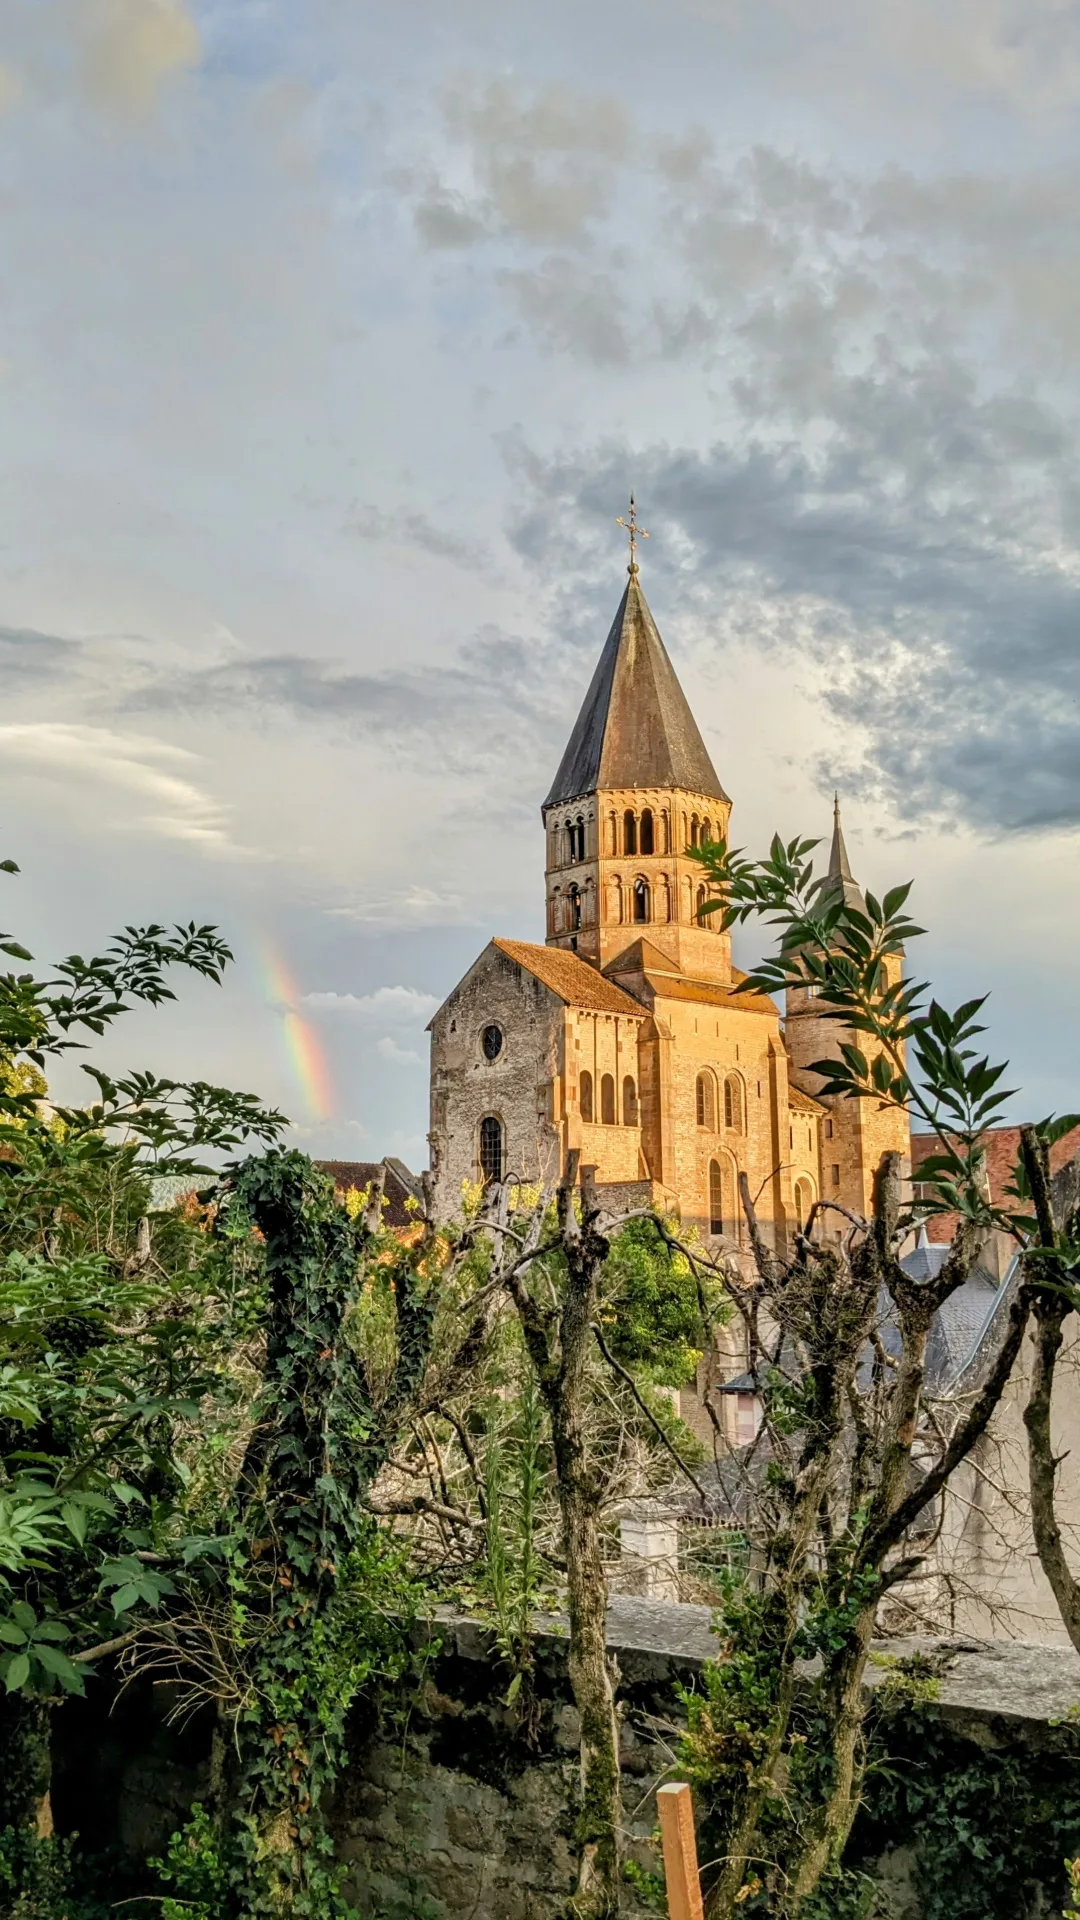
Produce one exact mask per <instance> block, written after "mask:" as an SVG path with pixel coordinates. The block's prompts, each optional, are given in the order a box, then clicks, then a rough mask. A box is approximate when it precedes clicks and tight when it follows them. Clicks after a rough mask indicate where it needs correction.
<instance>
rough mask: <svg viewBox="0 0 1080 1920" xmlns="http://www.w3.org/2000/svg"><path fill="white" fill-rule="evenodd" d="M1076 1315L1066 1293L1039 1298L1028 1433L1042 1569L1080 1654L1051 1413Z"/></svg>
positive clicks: (1079, 1602) (1077, 1600)
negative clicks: (1065, 1333)
mask: <svg viewBox="0 0 1080 1920" xmlns="http://www.w3.org/2000/svg"><path fill="white" fill-rule="evenodd" d="M1071 1312H1072V1301H1071V1300H1070V1299H1069V1298H1068V1297H1066V1296H1063V1295H1062V1294H1046V1293H1044V1294H1039V1295H1037V1296H1036V1299H1035V1303H1034V1306H1033V1308H1032V1319H1033V1320H1034V1323H1035V1364H1034V1368H1033V1370H1032V1376H1031V1392H1030V1394H1029V1396H1028V1403H1027V1406H1026V1407H1025V1408H1024V1425H1025V1427H1026V1428H1027V1432H1028V1485H1029V1487H1030V1490H1031V1526H1032V1532H1033V1533H1034V1535H1035V1547H1036V1551H1037V1553H1038V1555H1039V1561H1040V1564H1041V1566H1042V1570H1043V1572H1044V1573H1045V1575H1046V1578H1047V1580H1048V1581H1049V1583H1050V1587H1051V1591H1052V1592H1053V1595H1054V1599H1055V1600H1056V1601H1057V1604H1058V1611H1059V1612H1060V1614H1061V1618H1062V1621H1063V1623H1064V1626H1065V1631H1066V1633H1067V1634H1068V1636H1069V1639H1070V1640H1071V1641H1072V1643H1073V1646H1074V1647H1075V1648H1076V1649H1077V1651H1078V1652H1080V1583H1078V1582H1077V1580H1076V1578H1075V1576H1074V1575H1073V1572H1072V1570H1071V1568H1070V1566H1069V1564H1068V1561H1067V1560H1066V1558H1065V1548H1064V1546H1063V1545H1062V1540H1061V1528H1060V1527H1059V1526H1058V1521H1057V1514H1056V1512H1055V1510H1054V1481H1055V1477H1056V1474H1057V1465H1058V1463H1057V1461H1056V1460H1055V1459H1054V1449H1053V1442H1052V1439H1051V1433H1050V1412H1051V1406H1052V1402H1053V1394H1054V1373H1055V1369H1056V1367H1057V1358H1058V1354H1059V1353H1060V1351H1061V1340H1062V1328H1063V1326H1064V1323H1065V1320H1066V1319H1067V1317H1068V1315H1069V1314H1070V1313H1071Z"/></svg>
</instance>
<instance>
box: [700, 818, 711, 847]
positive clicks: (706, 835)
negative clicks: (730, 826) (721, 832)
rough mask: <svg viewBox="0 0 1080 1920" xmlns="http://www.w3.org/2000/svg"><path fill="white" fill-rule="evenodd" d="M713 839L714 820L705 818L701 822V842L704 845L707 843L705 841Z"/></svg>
mask: <svg viewBox="0 0 1080 1920" xmlns="http://www.w3.org/2000/svg"><path fill="white" fill-rule="evenodd" d="M711 839H712V821H711V820H703V821H702V823H701V844H702V846H704V845H705V842H706V841H707V840H711Z"/></svg>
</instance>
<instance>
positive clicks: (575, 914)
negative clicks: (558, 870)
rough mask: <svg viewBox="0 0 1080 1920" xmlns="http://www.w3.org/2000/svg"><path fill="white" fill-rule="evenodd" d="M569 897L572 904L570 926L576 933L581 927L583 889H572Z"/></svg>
mask: <svg viewBox="0 0 1080 1920" xmlns="http://www.w3.org/2000/svg"><path fill="white" fill-rule="evenodd" d="M567 897H568V899H569V902H570V925H571V927H572V928H573V929H574V931H575V932H576V931H577V929H578V927H580V925H581V888H580V887H571V888H570V891H569V894H568V896H567Z"/></svg>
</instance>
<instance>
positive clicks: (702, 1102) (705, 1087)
mask: <svg viewBox="0 0 1080 1920" xmlns="http://www.w3.org/2000/svg"><path fill="white" fill-rule="evenodd" d="M697 1123H698V1126H699V1127H705V1128H706V1130H707V1131H708V1132H709V1133H715V1132H716V1089H715V1087H714V1086H713V1080H712V1075H711V1073H699V1074H698V1077H697Z"/></svg>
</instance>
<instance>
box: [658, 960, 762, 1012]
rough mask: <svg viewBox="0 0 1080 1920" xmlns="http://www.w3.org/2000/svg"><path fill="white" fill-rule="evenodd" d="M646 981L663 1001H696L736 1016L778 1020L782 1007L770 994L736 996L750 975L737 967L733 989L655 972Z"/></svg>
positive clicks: (732, 974)
mask: <svg viewBox="0 0 1080 1920" xmlns="http://www.w3.org/2000/svg"><path fill="white" fill-rule="evenodd" d="M645 977H646V979H647V980H648V982H649V985H650V986H651V987H652V989H653V992H654V993H655V994H656V996H657V999H659V1000H694V1001H697V1002H698V1003H699V1004H700V1005H702V1006H705V1007H730V1008H731V1010H732V1012H733V1013H769V1014H771V1015H772V1017H773V1019H774V1020H775V1019H776V1018H777V1017H778V1014H779V1008H778V1007H777V1004H776V1002H775V1000H770V998H769V996H768V994H767V993H736V992H735V991H734V989H735V987H736V986H737V985H738V983H739V981H740V980H745V978H746V975H745V974H744V973H740V972H739V971H738V968H737V967H732V969H731V981H732V984H731V986H730V987H722V986H720V985H719V984H718V983H717V982H716V981H713V980H691V979H689V978H688V977H687V975H686V974H670V973H657V974H654V973H653V972H652V970H651V968H650V969H649V971H648V972H647V973H646V975H645Z"/></svg>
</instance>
